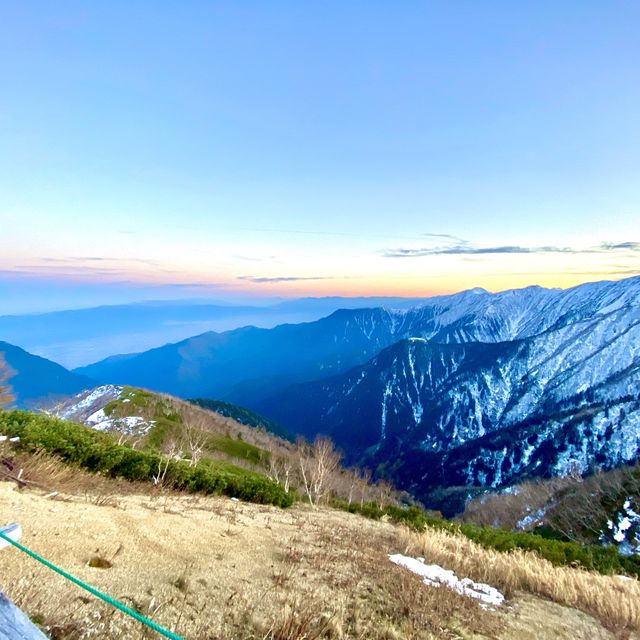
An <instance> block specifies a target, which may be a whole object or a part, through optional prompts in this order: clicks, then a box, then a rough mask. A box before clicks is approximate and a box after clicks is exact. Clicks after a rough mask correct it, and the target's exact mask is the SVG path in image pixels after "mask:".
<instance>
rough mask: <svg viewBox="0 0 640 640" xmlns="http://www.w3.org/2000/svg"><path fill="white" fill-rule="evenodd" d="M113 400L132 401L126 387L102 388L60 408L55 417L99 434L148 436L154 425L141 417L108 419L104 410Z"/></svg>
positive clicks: (88, 392)
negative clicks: (113, 433)
mask: <svg viewBox="0 0 640 640" xmlns="http://www.w3.org/2000/svg"><path fill="white" fill-rule="evenodd" d="M114 400H120V401H121V403H122V404H128V403H129V402H130V398H129V397H127V393H126V391H125V390H124V388H123V387H120V386H117V385H102V386H100V387H96V388H95V389H92V390H90V391H85V392H83V393H80V394H78V395H77V396H74V397H73V398H70V399H69V400H67V401H66V402H64V403H62V404H61V405H59V406H57V407H56V408H55V409H54V410H53V412H52V413H53V414H54V415H56V416H57V417H59V418H62V419H64V420H71V421H73V422H79V423H80V424H84V425H86V426H88V427H91V428H92V429H96V431H114V432H117V433H124V434H126V435H137V436H140V435H145V434H146V433H148V431H149V429H151V427H153V425H154V424H155V421H154V420H147V419H146V418H143V417H142V416H112V415H107V413H106V412H105V407H107V405H108V404H109V403H110V402H113V401H114Z"/></svg>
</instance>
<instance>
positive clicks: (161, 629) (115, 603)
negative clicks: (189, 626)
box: [0, 531, 184, 640]
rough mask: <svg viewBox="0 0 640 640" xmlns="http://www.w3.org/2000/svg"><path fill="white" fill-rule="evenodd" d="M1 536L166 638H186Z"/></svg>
mask: <svg viewBox="0 0 640 640" xmlns="http://www.w3.org/2000/svg"><path fill="white" fill-rule="evenodd" d="M0 538H2V539H3V540H5V541H6V542H8V543H10V544H12V545H13V546H14V547H16V548H17V549H20V551H23V552H24V553H26V554H27V555H28V556H31V557H32V558H33V559H34V560H37V561H38V562H40V563H41V564H43V565H44V566H45V567H47V568H49V569H51V570H52V571H55V572H56V573H58V574H60V575H61V576H62V577H63V578H66V579H67V580H69V581H70V582H73V583H74V584H75V585H77V586H79V587H80V588H82V589H85V590H86V591H88V592H89V593H91V594H92V595H94V596H95V597H96V598H99V599H100V600H103V601H104V602H106V603H107V604H110V605H111V606H112V607H115V608H116V609H118V610H119V611H122V613H126V614H127V615H128V616H131V617H132V618H134V619H135V620H137V621H138V622H141V623H142V624H144V625H146V626H147V627H149V628H150V629H153V630H154V631H156V632H157V633H159V634H160V635H162V636H164V637H165V638H171V640H184V638H183V637H182V636H179V635H177V634H175V633H173V632H172V631H169V630H168V629H165V628H164V627H161V626H160V625H159V624H156V623H155V622H154V621H153V620H150V619H149V618H147V617H145V616H143V615H141V614H139V613H138V612H137V611H134V610H133V609H131V608H129V607H127V606H126V605H124V604H122V603H121V602H118V601H117V600H116V599H115V598H112V597H111V596H109V595H107V594H106V593H102V592H101V591H98V590H97V589H94V588H93V587H92V586H91V585H88V584H86V583H85V582H83V581H82V580H79V579H78V578H75V577H74V576H72V575H71V574H70V573H67V572H66V571H65V570H64V569H61V568H60V567H57V566H56V565H55V564H53V563H52V562H49V561H48V560H45V558H43V557H42V556H39V555H38V554H37V553H35V552H33V551H31V549H27V547H25V546H24V545H22V544H20V543H19V542H16V541H15V540H12V539H11V538H10V537H9V536H8V535H6V534H5V533H3V532H2V531H0Z"/></svg>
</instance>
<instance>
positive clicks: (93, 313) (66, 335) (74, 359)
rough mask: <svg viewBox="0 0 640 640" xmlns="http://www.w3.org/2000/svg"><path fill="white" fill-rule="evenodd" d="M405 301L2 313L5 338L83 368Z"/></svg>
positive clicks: (164, 304) (145, 305)
mask: <svg viewBox="0 0 640 640" xmlns="http://www.w3.org/2000/svg"><path fill="white" fill-rule="evenodd" d="M416 302H417V300H415V299H414V300H411V299H403V298H339V297H326V298H300V299H294V300H286V301H278V300H277V299H276V300H273V301H272V302H270V303H268V304H267V303H265V304H263V305H232V304H225V303H224V302H211V301H206V300H174V301H157V302H140V303H134V304H123V305H111V306H102V307H95V308H89V309H75V310H67V311H54V312H49V313H41V314H26V315H4V316H3V315H0V337H1V338H2V339H3V340H6V341H7V342H10V343H11V344H19V345H20V346H21V347H23V348H24V349H26V350H27V351H29V352H31V353H37V354H38V355H40V356H43V357H45V358H49V359H51V360H54V361H56V362H59V363H60V364H62V365H64V366H66V367H78V366H82V365H86V364H88V363H90V362H95V361H96V360H99V359H101V358H105V357H107V356H110V355H112V354H114V353H128V352H132V351H135V352H140V351H144V350H145V349H151V348H153V347H157V346H161V345H164V344H167V343H169V342H175V341H177V340H184V339H185V338H188V337H190V336H193V335H196V334H198V333H201V332H203V331H209V330H213V331H226V330H230V329H235V328H237V327H243V326H248V325H255V326H258V327H265V328H269V327H275V326H276V325H278V324H282V323H285V322H289V323H292V322H307V321H310V320H317V319H318V318H322V317H323V316H326V315H328V314H330V313H332V312H333V311H335V310H336V309H341V308H358V307H369V306H380V305H385V304H393V305H394V306H397V305H400V306H402V305H404V306H406V305H412V304H416Z"/></svg>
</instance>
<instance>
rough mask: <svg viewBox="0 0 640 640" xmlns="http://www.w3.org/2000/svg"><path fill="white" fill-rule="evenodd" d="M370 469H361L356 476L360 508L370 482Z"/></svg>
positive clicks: (362, 505)
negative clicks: (357, 476)
mask: <svg viewBox="0 0 640 640" xmlns="http://www.w3.org/2000/svg"><path fill="white" fill-rule="evenodd" d="M371 475H372V474H371V469H367V468H364V469H362V471H361V473H360V476H359V478H358V487H359V488H360V508H361V509H362V508H363V507H364V502H365V499H366V497H367V493H368V491H369V483H370V482H371Z"/></svg>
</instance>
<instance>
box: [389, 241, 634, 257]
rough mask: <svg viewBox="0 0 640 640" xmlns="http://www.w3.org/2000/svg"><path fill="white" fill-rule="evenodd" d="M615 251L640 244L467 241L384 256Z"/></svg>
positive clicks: (397, 251) (399, 249)
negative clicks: (480, 244) (486, 243)
mask: <svg viewBox="0 0 640 640" xmlns="http://www.w3.org/2000/svg"><path fill="white" fill-rule="evenodd" d="M614 251H633V252H640V242H620V243H612V242H601V243H600V244H599V245H598V246H596V247H588V248H584V249H578V248H575V247H557V246H553V245H546V246H539V247H523V246H520V245H501V246H496V247H474V246H473V245H470V244H469V243H468V242H467V241H466V240H463V241H462V242H459V241H458V242H455V243H452V244H449V245H446V246H440V247H422V248H418V249H407V248H398V249H387V250H385V251H383V253H382V255H383V256H384V257H385V258H420V257H424V256H446V255H448V256H451V255H467V256H468V255H472V256H477V255H499V254H537V253H565V254H590V253H591V254H593V253H609V252H614Z"/></svg>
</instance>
